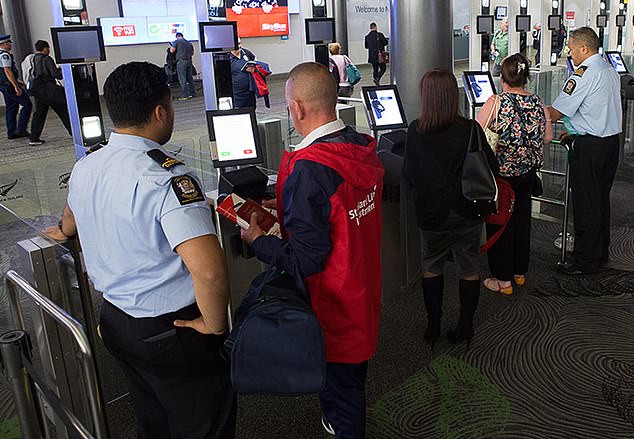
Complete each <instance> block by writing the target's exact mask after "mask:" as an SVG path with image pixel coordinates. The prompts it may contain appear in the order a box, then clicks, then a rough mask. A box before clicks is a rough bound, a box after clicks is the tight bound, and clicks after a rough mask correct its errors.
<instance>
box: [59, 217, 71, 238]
mask: <svg viewBox="0 0 634 439" xmlns="http://www.w3.org/2000/svg"><path fill="white" fill-rule="evenodd" d="M57 228H58V229H59V231H60V232H61V234H62V235H64V237H66V238H70V236H68V235H67V234H66V233H64V229H63V228H62V220H59V222H58V223H57Z"/></svg>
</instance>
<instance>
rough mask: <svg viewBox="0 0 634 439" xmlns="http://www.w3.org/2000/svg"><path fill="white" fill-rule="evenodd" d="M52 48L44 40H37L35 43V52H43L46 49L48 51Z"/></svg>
mask: <svg viewBox="0 0 634 439" xmlns="http://www.w3.org/2000/svg"><path fill="white" fill-rule="evenodd" d="M50 47H51V46H50V45H49V44H48V43H47V42H46V41H44V40H37V41H36V42H35V50H37V51H38V52H41V51H42V50H44V49H48V48H50Z"/></svg>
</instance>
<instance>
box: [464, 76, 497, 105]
mask: <svg viewBox="0 0 634 439" xmlns="http://www.w3.org/2000/svg"><path fill="white" fill-rule="evenodd" d="M462 83H463V84H464V88H465V90H466V91H467V97H468V98H469V101H470V102H471V105H473V106H474V107H481V106H482V105H484V103H485V102H486V101H487V99H489V98H490V97H491V96H493V95H494V94H495V85H494V84H493V77H492V76H491V73H490V72H477V71H476V72H464V73H463V74H462Z"/></svg>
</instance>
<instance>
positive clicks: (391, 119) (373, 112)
mask: <svg viewBox="0 0 634 439" xmlns="http://www.w3.org/2000/svg"><path fill="white" fill-rule="evenodd" d="M362 93H363V99H364V101H365V106H366V109H367V114H368V123H369V125H370V128H371V129H372V130H376V131H378V130H388V129H390V130H391V129H398V128H407V119H406V117H405V112H404V111H403V103H402V102H401V98H400V96H399V94H398V89H397V88H396V85H381V86H377V87H363V88H362Z"/></svg>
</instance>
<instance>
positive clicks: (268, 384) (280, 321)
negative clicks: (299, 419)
mask: <svg viewBox="0 0 634 439" xmlns="http://www.w3.org/2000/svg"><path fill="white" fill-rule="evenodd" d="M296 279H298V280H296ZM225 349H226V351H227V353H228V354H229V357H230V362H231V382H232V384H233V388H234V390H235V391H236V392H237V393H242V394H275V395H304V394H311V393H319V392H320V391H321V390H322V389H323V387H324V383H325V380H326V350H325V347H324V338H323V334H322V332H321V327H320V325H319V322H318V321H317V318H316V317H315V314H314V313H313V310H312V308H311V306H310V300H309V298H308V294H307V293H306V290H305V288H304V283H303V281H302V279H301V278H300V277H299V276H291V275H290V274H288V273H287V272H285V271H283V270H281V269H280V268H277V267H275V266H273V265H272V266H271V267H270V268H269V270H268V271H266V272H264V273H261V274H259V275H258V276H257V277H256V278H255V279H254V280H253V282H252V283H251V286H250V287H249V291H248V293H247V296H246V297H245V298H244V300H243V301H242V304H241V305H240V307H239V308H238V309H237V310H236V313H235V318H234V326H233V329H232V330H231V333H230V334H229V337H228V338H227V340H226V342H225Z"/></svg>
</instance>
